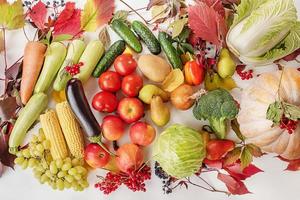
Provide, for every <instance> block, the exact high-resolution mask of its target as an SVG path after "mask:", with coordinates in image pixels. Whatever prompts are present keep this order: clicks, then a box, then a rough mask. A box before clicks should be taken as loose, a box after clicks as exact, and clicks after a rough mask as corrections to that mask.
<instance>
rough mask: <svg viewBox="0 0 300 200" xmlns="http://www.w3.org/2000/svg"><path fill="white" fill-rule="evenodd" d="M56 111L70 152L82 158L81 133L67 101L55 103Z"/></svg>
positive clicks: (82, 144)
mask: <svg viewBox="0 0 300 200" xmlns="http://www.w3.org/2000/svg"><path fill="white" fill-rule="evenodd" d="M56 112H57V116H58V119H59V122H60V125H61V127H62V131H63V134H64V136H65V139H66V141H67V145H68V147H69V150H70V153H71V154H72V155H73V156H74V157H76V158H83V156H84V139H83V134H82V131H81V129H80V126H79V124H78V122H77V120H76V118H75V115H74V113H73V112H72V110H71V107H70V105H69V104H68V102H67V101H64V102H62V103H59V104H56Z"/></svg>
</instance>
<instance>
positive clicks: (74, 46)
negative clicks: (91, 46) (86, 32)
mask: <svg viewBox="0 0 300 200" xmlns="http://www.w3.org/2000/svg"><path fill="white" fill-rule="evenodd" d="M84 49H85V44H84V42H83V41H82V40H73V41H72V42H71V43H70V44H69V46H68V53H67V56H66V59H65V61H64V62H63V64H62V66H61V67H60V70H59V72H58V74H57V76H56V79H55V81H54V84H53V89H54V90H56V91H61V90H63V89H65V87H66V85H67V82H68V80H70V79H71V78H72V76H71V75H70V74H69V73H67V72H66V71H65V67H66V66H68V65H72V64H76V63H78V60H79V58H80V56H81V54H82V53H83V51H84Z"/></svg>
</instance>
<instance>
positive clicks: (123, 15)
mask: <svg viewBox="0 0 300 200" xmlns="http://www.w3.org/2000/svg"><path fill="white" fill-rule="evenodd" d="M128 15H129V11H127V10H118V11H117V12H115V13H114V17H113V18H112V20H111V21H113V20H116V19H118V20H121V21H125V22H126V21H127V17H128Z"/></svg>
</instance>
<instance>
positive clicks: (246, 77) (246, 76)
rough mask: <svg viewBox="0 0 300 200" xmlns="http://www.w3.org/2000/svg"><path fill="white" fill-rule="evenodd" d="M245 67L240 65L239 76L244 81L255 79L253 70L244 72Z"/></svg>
mask: <svg viewBox="0 0 300 200" xmlns="http://www.w3.org/2000/svg"><path fill="white" fill-rule="evenodd" d="M244 69H245V65H238V66H237V67H236V72H237V74H238V75H239V76H240V77H241V79H242V80H249V79H251V78H253V70H252V69H250V70H248V71H244Z"/></svg>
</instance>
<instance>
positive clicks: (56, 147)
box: [40, 110, 68, 160]
mask: <svg viewBox="0 0 300 200" xmlns="http://www.w3.org/2000/svg"><path fill="white" fill-rule="evenodd" d="M40 120H41V124H42V128H43V130H44V133H45V136H46V138H47V139H48V140H49V141H50V144H51V148H50V151H51V154H52V157H53V159H54V160H56V159H64V158H66V157H67V156H68V149H67V145H66V142H65V139H64V135H63V133H62V131H61V128H60V125H59V121H58V118H57V115H56V113H55V112H54V111H53V110H49V111H47V112H46V113H45V114H43V115H41V116H40Z"/></svg>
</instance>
